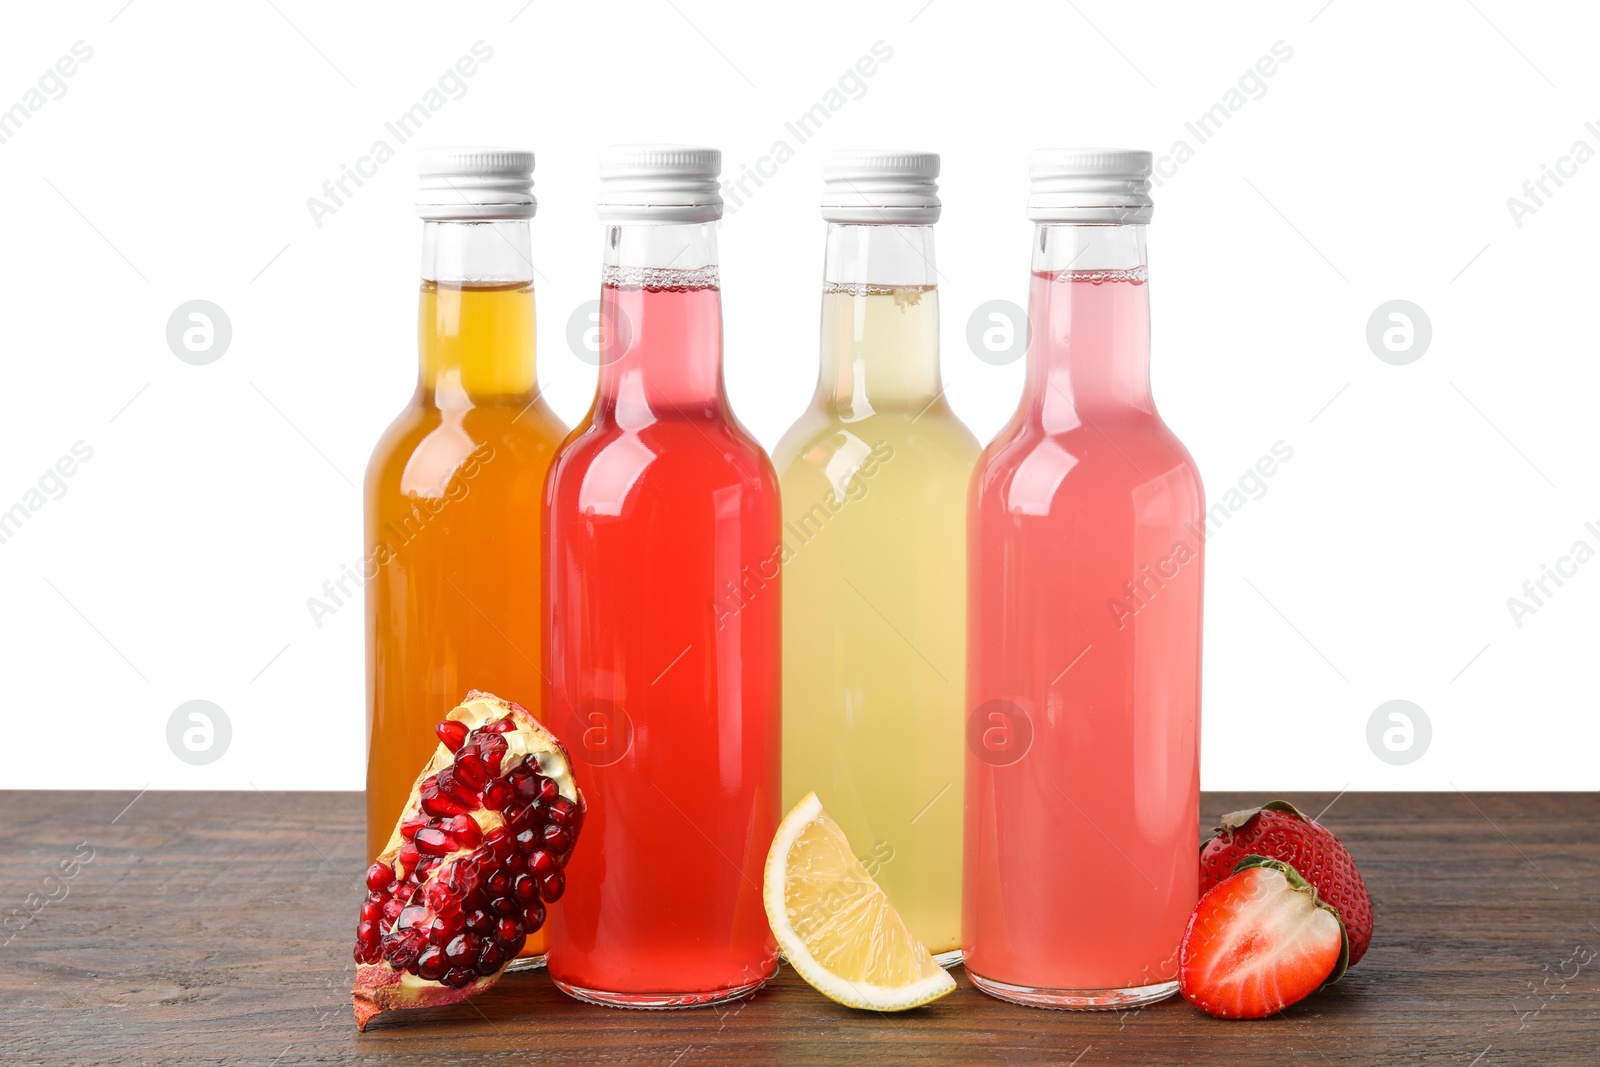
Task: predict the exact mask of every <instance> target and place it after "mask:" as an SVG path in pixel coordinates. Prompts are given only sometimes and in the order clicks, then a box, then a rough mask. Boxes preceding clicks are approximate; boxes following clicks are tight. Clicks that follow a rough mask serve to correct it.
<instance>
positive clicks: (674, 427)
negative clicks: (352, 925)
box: [544, 286, 781, 1006]
mask: <svg viewBox="0 0 1600 1067" xmlns="http://www.w3.org/2000/svg"><path fill="white" fill-rule="evenodd" d="M602 304H603V315H604V317H605V321H607V322H622V323H626V324H627V328H626V330H624V331H620V332H619V333H617V334H614V335H612V336H611V337H608V338H607V340H608V342H611V343H610V344H609V346H608V347H607V348H605V349H603V350H602V361H603V362H602V368H601V372H600V388H599V392H598V395H597V396H596V399H595V404H594V407H593V408H592V409H591V411H590V413H589V416H588V418H587V419H585V421H584V422H583V423H582V424H581V425H580V426H579V427H578V428H577V429H576V430H575V431H574V432H573V434H572V436H571V437H569V438H568V441H567V444H566V445H565V446H564V447H563V449H562V451H561V452H560V454H559V455H558V456H557V458H556V460H555V464H554V466H553V467H552V468H551V472H550V478H549V482H548V483H547V486H546V513H545V539H546V541H545V543H546V545H547V554H546V559H545V576H544V577H545V582H546V585H545V588H546V590H547V594H546V612H547V616H546V626H545V628H544V632H545V635H546V646H545V660H544V664H545V665H544V673H545V676H546V684H545V700H546V701H547V703H546V705H545V707H546V712H547V721H548V722H549V723H550V724H551V726H552V728H553V729H554V730H555V731H556V732H557V734H558V735H559V736H560V737H561V738H562V739H563V740H564V741H565V742H566V744H567V747H568V748H569V750H570V751H571V754H572V757H573V763H574V770H575V773H576V776H577V779H578V783H579V786H580V787H581V788H582V789H583V791H584V794H585V796H586V797H587V798H588V803H589V811H588V817H587V819H586V821H585V823H584V827H583V831H582V834H581V836H580V838H579V840H578V846H577V849H576V851H575V855H574V858H573V860H572V863H571V865H570V867H569V868H568V870H567V890H566V895H565V896H564V897H563V898H562V899H561V901H560V904H559V905H558V906H557V907H555V908H553V909H551V926H550V938H551V942H550V955H549V966H550V973H551V975H552V977H553V978H555V980H556V981H557V982H558V983H560V984H561V985H562V986H563V987H565V988H567V989H568V991H569V992H574V993H576V994H577V995H580V996H587V997H589V998H591V999H598V1000H603V1001H605V1002H608V1003H629V1004H636V1005H638V1006H685V1005H689V1004H695V1003H707V1002H711V1001H714V1000H716V999H719V998H721V997H723V996H726V995H729V994H730V993H731V992H733V991H737V990H740V989H742V988H744V987H748V986H751V985H752V984H757V983H759V982H761V981H763V980H765V979H766V978H768V977H769V976H770V975H771V974H772V973H773V971H774V969H775V967H776V957H777V946H776V945H775V943H774V941H773V939H772V934H771V932H770V931H769V929H768V927H767V920H766V915H765V912H764V911H763V909H762V903H761V878H762V868H763V865H764V863H765V860H766V852H767V847H768V845H769V844H770V843H771V841H772V835H773V833H774V832H775V830H776V829H777V824H778V819H779V811H778V802H779V782H780V779H779V775H780V765H779V743H780V738H781V727H780V720H779V707H780V700H781V696H780V684H779V682H780V679H779V664H780V658H779V657H780V652H779V619H780V614H781V613H780V600H779V586H778V559H777V557H776V555H775V550H776V549H777V547H778V545H779V523H780V521H781V520H780V511H779V507H778V486H777V479H776V477H775V475H774V473H773V470H772V465H771V463H770V462H769V461H768V460H767V457H766V454H765V453H764V452H763V451H762V450H761V448H760V446H759V445H757V444H756V443H755V442H754V441H753V440H752V439H751V438H750V436H749V435H748V434H747V433H746V432H745V431H744V429H743V428H742V427H741V426H740V425H739V424H738V422H737V421H736V420H735V419H734V418H733V415H732V413H731V412H730V411H729V409H728V405H727V399H726V397H725V396H724V394H723V388H722V372H721V356H722V336H721V302H720V295H719V293H718V291H717V290H716V289H715V288H709V287H708V288H696V289H676V290H664V289H642V288H637V287H635V288H617V287H614V286H607V287H606V288H605V289H604V291H603V300H602ZM624 334H626V335H628V337H627V339H624V338H623V335H624Z"/></svg>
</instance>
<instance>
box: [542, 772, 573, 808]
mask: <svg viewBox="0 0 1600 1067" xmlns="http://www.w3.org/2000/svg"><path fill="white" fill-rule="evenodd" d="M539 799H540V800H542V801H544V802H545V803H546V804H553V803H554V802H555V801H556V800H558V799H562V797H561V787H560V786H559V785H557V784H556V780H555V779H554V778H545V777H543V776H541V777H540V778H539ZM569 803H570V801H569Z"/></svg>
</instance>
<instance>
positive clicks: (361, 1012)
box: [351, 963, 505, 1030]
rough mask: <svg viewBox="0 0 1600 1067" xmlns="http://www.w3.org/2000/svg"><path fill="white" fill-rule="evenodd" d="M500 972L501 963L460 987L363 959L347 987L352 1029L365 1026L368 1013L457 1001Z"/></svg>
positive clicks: (489, 982) (495, 978)
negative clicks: (352, 1011) (352, 1013)
mask: <svg viewBox="0 0 1600 1067" xmlns="http://www.w3.org/2000/svg"><path fill="white" fill-rule="evenodd" d="M504 973H505V968H503V967H502V968H501V969H500V970H499V971H496V972H495V973H494V974H491V975H489V976H487V977H485V978H478V979H475V980H474V981H472V982H471V983H469V984H468V985H464V986H462V987H461V988H460V989H452V988H451V987H450V986H447V985H444V984H443V983H440V982H425V981H423V980H422V979H420V978H418V977H416V976H415V975H412V974H407V973H406V972H405V971H397V970H395V969H394V968H393V967H390V966H389V965H388V964H386V963H363V964H361V965H360V966H359V967H357V968H356V984H355V988H354V989H353V990H351V998H352V999H353V1000H354V1002H355V1011H356V1029H357V1030H365V1029H366V1028H367V1023H368V1022H369V1021H370V1020H371V1019H372V1017H373V1016H374V1015H377V1014H379V1013H381V1012H386V1011H398V1010H400V1009H404V1008H441V1007H444V1006H446V1005H449V1004H459V1003H461V1002H462V1001H463V1000H466V999H467V998H468V997H471V996H475V995H477V994H478V993H481V992H483V991H484V990H485V989H488V988H489V987H490V986H492V985H494V984H495V983H496V982H498V981H499V980H500V976H501V975H502V974H504Z"/></svg>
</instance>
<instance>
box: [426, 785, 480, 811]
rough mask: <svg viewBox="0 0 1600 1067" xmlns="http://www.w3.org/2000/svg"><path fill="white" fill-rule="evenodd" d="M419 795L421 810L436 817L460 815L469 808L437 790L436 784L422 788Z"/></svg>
mask: <svg viewBox="0 0 1600 1067" xmlns="http://www.w3.org/2000/svg"><path fill="white" fill-rule="evenodd" d="M419 796H420V798H421V802H422V810H423V811H425V812H427V813H428V814H429V815H432V816H435V817H437V818H444V817H447V816H450V815H460V814H462V813H463V812H465V811H468V810H469V809H468V808H467V806H466V805H464V804H458V803H456V801H455V799H454V798H453V797H449V796H446V795H445V794H444V793H441V792H439V787H438V786H436V785H433V786H428V787H426V788H424V789H423V790H422V791H421V793H420V794H419Z"/></svg>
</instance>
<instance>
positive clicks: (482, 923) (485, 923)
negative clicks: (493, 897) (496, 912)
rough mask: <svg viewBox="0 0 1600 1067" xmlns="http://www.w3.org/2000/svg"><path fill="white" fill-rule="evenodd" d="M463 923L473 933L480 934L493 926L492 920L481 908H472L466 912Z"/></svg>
mask: <svg viewBox="0 0 1600 1067" xmlns="http://www.w3.org/2000/svg"><path fill="white" fill-rule="evenodd" d="M465 925H466V928H467V929H468V930H470V931H472V932H473V933H475V934H481V933H484V932H486V931H488V930H490V929H492V928H493V927H494V920H493V919H492V918H490V917H489V913H488V912H486V911H484V910H483V909H482V908H473V909H472V910H471V911H469V912H467V914H466V920H465Z"/></svg>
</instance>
